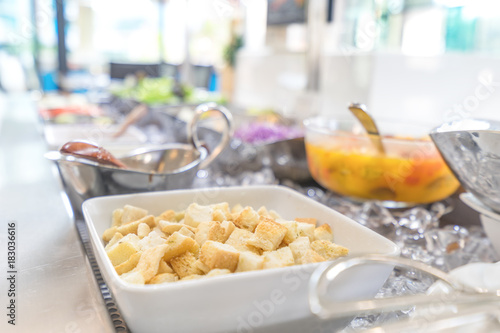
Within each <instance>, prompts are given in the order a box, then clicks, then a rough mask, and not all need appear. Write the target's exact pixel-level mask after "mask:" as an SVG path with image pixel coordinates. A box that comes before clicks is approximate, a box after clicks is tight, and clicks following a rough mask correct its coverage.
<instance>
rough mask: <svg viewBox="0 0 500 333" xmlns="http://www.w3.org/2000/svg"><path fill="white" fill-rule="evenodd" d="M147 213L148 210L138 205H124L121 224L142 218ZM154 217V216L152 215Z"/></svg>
mask: <svg viewBox="0 0 500 333" xmlns="http://www.w3.org/2000/svg"><path fill="white" fill-rule="evenodd" d="M146 215H148V211H147V210H145V209H142V208H139V207H135V206H131V205H125V206H124V207H123V213H122V219H121V220H122V221H121V222H122V223H121V224H122V225H123V224H127V223H130V222H135V221H137V220H140V219H142V218H143V217H145V216H146ZM153 218H154V216H153Z"/></svg>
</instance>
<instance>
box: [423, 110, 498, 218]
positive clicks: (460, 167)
mask: <svg viewBox="0 0 500 333" xmlns="http://www.w3.org/2000/svg"><path fill="white" fill-rule="evenodd" d="M430 136H431V138H432V140H433V141H434V143H435V144H436V146H437V148H438V149H439V151H440V153H441V155H442V156H443V158H444V160H445V161H446V163H447V164H448V166H449V167H450V169H451V170H452V171H453V173H454V174H455V176H456V177H457V179H458V180H459V182H460V183H461V184H462V186H463V187H464V188H465V189H466V190H467V191H468V192H470V193H472V194H473V195H474V196H475V197H476V198H477V199H479V200H480V201H481V202H482V203H484V204H485V205H486V206H488V207H489V208H491V209H493V210H494V211H496V212H500V173H499V172H498V170H499V169H500V145H499V142H500V122H498V121H492V120H482V119H463V120H458V121H453V122H448V123H445V124H443V125H441V126H439V127H437V128H435V129H434V130H432V132H431V133H430Z"/></svg>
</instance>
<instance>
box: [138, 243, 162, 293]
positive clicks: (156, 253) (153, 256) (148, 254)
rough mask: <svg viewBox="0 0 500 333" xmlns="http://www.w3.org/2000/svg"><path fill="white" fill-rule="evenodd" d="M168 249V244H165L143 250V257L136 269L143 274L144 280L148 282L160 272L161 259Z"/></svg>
mask: <svg viewBox="0 0 500 333" xmlns="http://www.w3.org/2000/svg"><path fill="white" fill-rule="evenodd" d="M167 250H168V245H167V244H163V245H158V246H156V247H152V248H149V249H147V250H144V251H143V252H142V255H141V258H140V259H139V262H138V263H137V266H136V268H135V269H136V270H137V271H139V272H140V273H141V274H142V276H143V277H144V282H146V283H147V282H148V281H149V280H151V279H152V278H153V277H154V276H155V275H156V274H157V273H158V268H159V267H160V261H161V259H162V258H163V256H164V254H165V252H166V251H167Z"/></svg>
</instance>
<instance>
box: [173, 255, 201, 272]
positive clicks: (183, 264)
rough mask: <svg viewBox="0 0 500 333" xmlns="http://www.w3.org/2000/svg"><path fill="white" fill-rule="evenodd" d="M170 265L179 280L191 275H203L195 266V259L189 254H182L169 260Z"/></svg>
mask: <svg viewBox="0 0 500 333" xmlns="http://www.w3.org/2000/svg"><path fill="white" fill-rule="evenodd" d="M170 265H172V269H173V270H174V272H175V273H176V274H177V275H179V277H180V278H181V279H182V278H183V277H186V276H188V275H191V274H203V272H202V271H201V270H200V269H199V268H198V267H197V266H196V258H195V256H194V255H193V254H192V253H191V252H184V253H183V254H181V255H179V256H177V257H175V258H172V259H171V260H170Z"/></svg>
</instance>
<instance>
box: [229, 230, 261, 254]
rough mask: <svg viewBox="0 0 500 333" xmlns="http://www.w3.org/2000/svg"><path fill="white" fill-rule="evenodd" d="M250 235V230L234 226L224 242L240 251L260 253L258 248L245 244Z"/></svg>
mask: <svg viewBox="0 0 500 333" xmlns="http://www.w3.org/2000/svg"><path fill="white" fill-rule="evenodd" d="M252 237H253V233H252V232H250V231H248V230H245V229H240V228H235V229H234V230H233V232H232V233H231V236H229V238H228V239H227V241H226V244H227V245H231V246H232V247H234V248H235V249H236V250H238V251H240V252H244V251H250V252H253V253H255V254H259V255H260V252H261V250H260V249H258V248H256V247H255V246H252V245H248V244H247V242H248V240H249V239H250V238H252Z"/></svg>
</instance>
